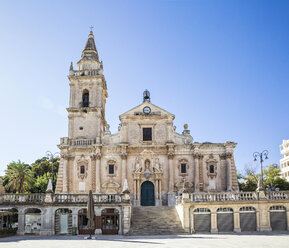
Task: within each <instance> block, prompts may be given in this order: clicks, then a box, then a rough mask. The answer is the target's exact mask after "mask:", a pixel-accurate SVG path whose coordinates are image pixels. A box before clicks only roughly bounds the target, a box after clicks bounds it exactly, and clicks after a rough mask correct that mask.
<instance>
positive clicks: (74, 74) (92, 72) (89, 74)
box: [71, 70, 101, 77]
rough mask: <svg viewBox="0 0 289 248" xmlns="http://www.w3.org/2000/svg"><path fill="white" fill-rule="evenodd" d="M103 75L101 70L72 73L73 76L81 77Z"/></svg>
mask: <svg viewBox="0 0 289 248" xmlns="http://www.w3.org/2000/svg"><path fill="white" fill-rule="evenodd" d="M98 75H101V73H100V70H77V71H76V70H75V71H73V72H72V74H71V76H75V77H81V76H98Z"/></svg>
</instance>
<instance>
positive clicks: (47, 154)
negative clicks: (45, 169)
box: [46, 151, 60, 191]
mask: <svg viewBox="0 0 289 248" xmlns="http://www.w3.org/2000/svg"><path fill="white" fill-rule="evenodd" d="M57 155H59V156H60V153H59V152H55V153H52V152H50V151H47V152H46V158H47V159H50V160H52V162H51V178H49V181H48V187H47V190H52V191H53V184H52V182H53V175H54V172H53V159H54V158H56V157H58V156H57Z"/></svg>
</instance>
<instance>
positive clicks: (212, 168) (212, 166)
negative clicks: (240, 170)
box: [210, 165, 215, 173]
mask: <svg viewBox="0 0 289 248" xmlns="http://www.w3.org/2000/svg"><path fill="white" fill-rule="evenodd" d="M210 173H215V166H214V165H210Z"/></svg>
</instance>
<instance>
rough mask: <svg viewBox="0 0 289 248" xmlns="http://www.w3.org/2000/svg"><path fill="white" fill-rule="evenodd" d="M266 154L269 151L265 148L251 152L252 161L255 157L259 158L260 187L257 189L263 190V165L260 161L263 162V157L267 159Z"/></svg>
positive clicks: (255, 159)
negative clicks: (261, 150)
mask: <svg viewBox="0 0 289 248" xmlns="http://www.w3.org/2000/svg"><path fill="white" fill-rule="evenodd" d="M268 154H269V152H268V151H267V150H264V151H263V152H261V153H260V152H254V153H253V157H254V162H256V161H257V158H259V159H260V163H261V179H260V181H261V188H259V190H264V186H263V165H262V163H263V162H264V160H263V157H265V159H268Z"/></svg>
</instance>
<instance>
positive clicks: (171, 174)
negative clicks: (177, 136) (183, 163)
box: [168, 154, 174, 193]
mask: <svg viewBox="0 0 289 248" xmlns="http://www.w3.org/2000/svg"><path fill="white" fill-rule="evenodd" d="M168 159H169V173H168V175H169V192H170V193H172V192H173V191H174V165H173V159H174V154H168Z"/></svg>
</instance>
